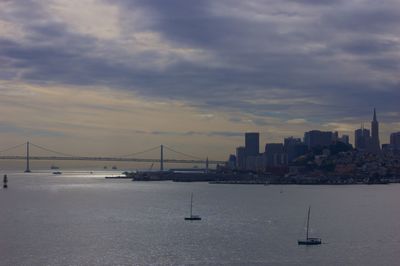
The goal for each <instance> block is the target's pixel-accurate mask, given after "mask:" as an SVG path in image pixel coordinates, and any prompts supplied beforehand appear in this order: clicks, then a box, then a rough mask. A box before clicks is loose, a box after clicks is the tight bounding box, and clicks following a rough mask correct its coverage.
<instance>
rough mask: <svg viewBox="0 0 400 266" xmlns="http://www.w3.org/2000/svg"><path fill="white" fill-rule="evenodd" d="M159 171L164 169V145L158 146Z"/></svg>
mask: <svg viewBox="0 0 400 266" xmlns="http://www.w3.org/2000/svg"><path fill="white" fill-rule="evenodd" d="M160 171H164V146H163V145H162V144H161V146H160Z"/></svg>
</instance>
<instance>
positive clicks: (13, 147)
mask: <svg viewBox="0 0 400 266" xmlns="http://www.w3.org/2000/svg"><path fill="white" fill-rule="evenodd" d="M25 145H26V142H24V143H22V144H19V145H15V146H12V147H10V148H7V149H4V150H1V151H0V153H3V152H6V151H10V150H13V149H16V148H19V147H22V146H25Z"/></svg>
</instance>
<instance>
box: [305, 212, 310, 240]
mask: <svg viewBox="0 0 400 266" xmlns="http://www.w3.org/2000/svg"><path fill="white" fill-rule="evenodd" d="M310 209H311V206H308V216H307V234H306V236H307V238H306V239H307V240H308V227H309V226H310Z"/></svg>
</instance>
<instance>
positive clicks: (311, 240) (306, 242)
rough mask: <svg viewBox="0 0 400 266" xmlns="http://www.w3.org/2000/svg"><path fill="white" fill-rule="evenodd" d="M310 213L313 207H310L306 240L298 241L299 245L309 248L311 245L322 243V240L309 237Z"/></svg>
mask: <svg viewBox="0 0 400 266" xmlns="http://www.w3.org/2000/svg"><path fill="white" fill-rule="evenodd" d="M310 211H311V206H309V207H308V215H307V233H306V239H301V240H298V241H297V243H298V244H299V245H307V246H309V245H320V244H321V243H322V241H321V238H316V237H308V229H309V228H310Z"/></svg>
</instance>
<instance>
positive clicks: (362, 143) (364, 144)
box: [354, 125, 371, 151]
mask: <svg viewBox="0 0 400 266" xmlns="http://www.w3.org/2000/svg"><path fill="white" fill-rule="evenodd" d="M354 140H355V146H356V149H357V150H360V151H365V150H367V149H369V146H370V142H371V136H370V131H369V130H368V129H365V128H364V125H361V128H359V129H357V130H355V131H354Z"/></svg>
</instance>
